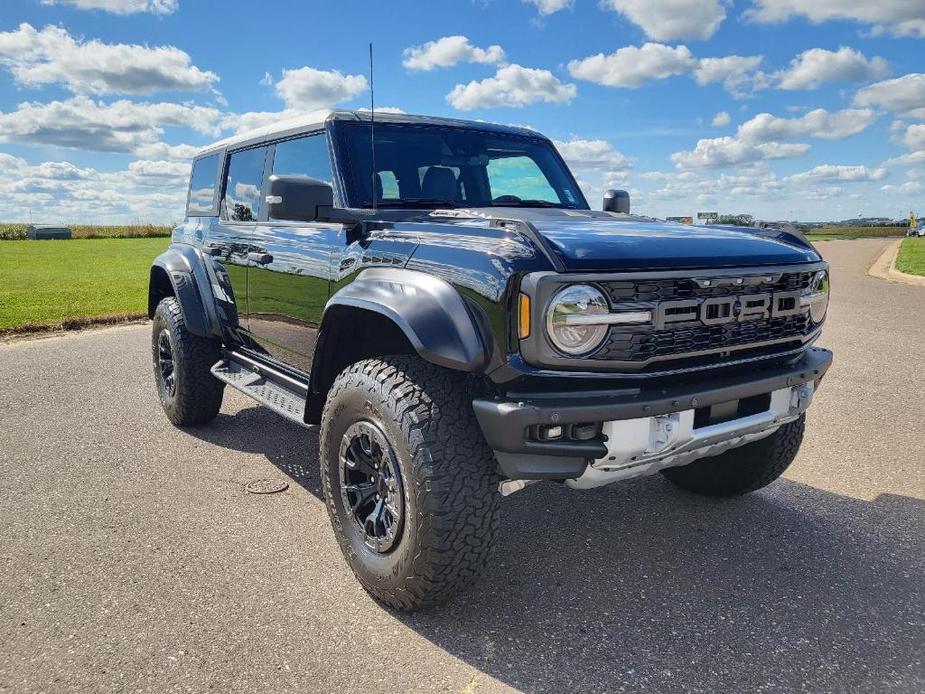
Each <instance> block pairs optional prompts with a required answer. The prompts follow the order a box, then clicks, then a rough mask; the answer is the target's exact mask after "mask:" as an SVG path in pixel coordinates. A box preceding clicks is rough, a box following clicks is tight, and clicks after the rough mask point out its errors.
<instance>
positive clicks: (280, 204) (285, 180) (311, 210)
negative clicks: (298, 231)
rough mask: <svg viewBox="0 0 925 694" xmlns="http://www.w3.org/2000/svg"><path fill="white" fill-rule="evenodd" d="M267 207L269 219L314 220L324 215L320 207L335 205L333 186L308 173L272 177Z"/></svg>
mask: <svg viewBox="0 0 925 694" xmlns="http://www.w3.org/2000/svg"><path fill="white" fill-rule="evenodd" d="M269 183H270V188H269V192H268V193H267V208H268V210H269V213H270V219H285V220H288V221H292V222H313V221H315V220H316V219H318V217H319V216H320V215H321V213H322V210H319V209H318V208H319V207H321V208H324V207H327V208H328V211H329V210H330V208H331V207H333V206H334V189H333V188H331V186H329V185H328V184H327V183H325V182H324V181H319V180H318V179H317V178H309V177H308V176H275V175H274V176H270V181H269Z"/></svg>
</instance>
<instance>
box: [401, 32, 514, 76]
mask: <svg viewBox="0 0 925 694" xmlns="http://www.w3.org/2000/svg"><path fill="white" fill-rule="evenodd" d="M402 56H403V57H404V60H402V65H404V66H405V67H406V68H408V69H409V70H434V69H436V68H440V67H451V66H453V65H456V64H457V63H501V62H503V61H504V58H505V56H504V49H502V48H501V46H497V45H494V46H489V47H488V48H479V47H478V46H473V45H472V44H471V43H470V42H469V39H468V38H466V37H465V36H444V37H443V38H440V39H437V40H436V41H428V42H427V43H425V44H424V45H422V46H411V47H410V48H406V49H405V50H404V51H403V52H402Z"/></svg>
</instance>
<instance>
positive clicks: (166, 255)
mask: <svg viewBox="0 0 925 694" xmlns="http://www.w3.org/2000/svg"><path fill="white" fill-rule="evenodd" d="M162 274H165V275H166V276H167V278H168V279H169V280H170V284H171V286H172V287H173V294H174V296H176V298H177V301H179V302H180V310H181V311H182V312H183V320H184V322H185V323H186V328H187V330H189V331H190V332H191V333H192V334H194V335H198V336H200V337H221V336H222V329H221V324H220V322H219V320H218V316H217V314H216V311H215V302H214V299H213V297H212V283H211V282H210V281H209V275H208V270H207V269H206V267H205V259H204V258H203V257H202V255H201V253H200V251H199V249H197V248H195V247H194V246H189V245H186V244H172V245H171V246H170V248H168V249H167V250H166V251H164V252H163V253H161V254H160V255H159V256H157V258H155V259H154V261H153V263H152V264H151V274H150V277H149V280H148V317H149V318H152V317H153V316H154V311H155V310H156V309H157V304H158V301H159V300H160V299H159V292H158V281H159V275H162Z"/></svg>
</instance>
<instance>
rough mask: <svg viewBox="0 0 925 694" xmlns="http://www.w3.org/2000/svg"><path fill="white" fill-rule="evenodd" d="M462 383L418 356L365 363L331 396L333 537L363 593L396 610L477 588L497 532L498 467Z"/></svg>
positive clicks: (328, 435)
mask: <svg viewBox="0 0 925 694" xmlns="http://www.w3.org/2000/svg"><path fill="white" fill-rule="evenodd" d="M468 391H469V389H468V387H467V384H466V381H465V377H464V376H463V375H461V374H458V373H456V372H453V371H449V370H447V369H442V368H440V367H437V366H434V365H433V364H429V363H427V362H424V361H422V360H420V359H418V358H416V357H405V356H401V357H387V358H383V359H369V360H366V361H361V362H358V363H356V364H354V365H352V366H350V367H348V368H347V369H346V370H344V371H343V372H342V373H341V374H340V375H339V376H338V377H337V379H336V380H335V382H334V384H333V386H332V387H331V390H330V392H329V394H328V398H327V403H326V404H325V408H324V413H323V415H322V421H321V441H320V444H321V445H320V448H321V479H322V487H323V488H324V495H325V501H326V505H327V508H328V513H329V515H330V517H331V524H332V526H333V528H334V534H335V536H336V537H337V541H338V543H339V544H340V547H341V550H342V551H343V553H344V557H345V558H346V559H347V563H348V564H349V565H350V568H351V569H352V570H353V572H354V574H356V577H357V579H358V580H359V581H360V583H361V584H362V585H363V587H364V588H365V589H366V590H367V591H368V592H369V593H370V594H371V595H372V596H373V597H375V598H377V599H378V600H381V601H382V602H384V603H386V604H387V605H389V606H391V607H395V608H398V609H402V610H412V609H416V608H420V607H425V606H428V605H434V604H439V603H441V602H444V601H445V600H447V599H449V598H450V597H451V596H452V595H454V594H455V593H456V592H457V591H459V590H460V589H462V588H466V587H468V586H469V585H471V584H472V583H473V582H474V581H475V580H476V579H477V578H478V576H479V574H480V573H481V571H482V569H483V568H484V566H485V564H486V561H487V559H488V555H489V551H490V549H491V545H492V542H493V540H494V538H495V534H496V532H497V530H498V525H499V521H500V508H499V507H500V495H499V494H498V481H499V480H498V476H497V472H496V467H495V461H494V456H493V455H492V453H491V450H490V449H489V448H488V446H487V444H486V443H485V441H484V439H483V438H482V433H481V430H480V429H479V427H478V423H477V422H476V420H475V415H474V413H473V410H472V402H471V397H470V396H469V395H468Z"/></svg>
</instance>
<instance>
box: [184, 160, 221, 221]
mask: <svg viewBox="0 0 925 694" xmlns="http://www.w3.org/2000/svg"><path fill="white" fill-rule="evenodd" d="M216 178H218V155H217V154H211V155H209V156H208V157H203V158H202V159H197V160H196V161H194V162H193V171H192V173H190V179H189V197H188V198H187V201H186V214H187V215H189V216H190V217H196V216H208V215H211V214H214V209H215V205H214V204H213V202H214V199H215V179H216Z"/></svg>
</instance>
